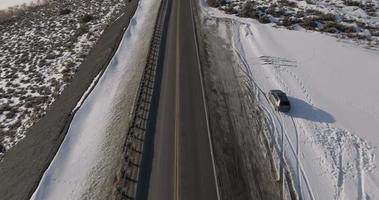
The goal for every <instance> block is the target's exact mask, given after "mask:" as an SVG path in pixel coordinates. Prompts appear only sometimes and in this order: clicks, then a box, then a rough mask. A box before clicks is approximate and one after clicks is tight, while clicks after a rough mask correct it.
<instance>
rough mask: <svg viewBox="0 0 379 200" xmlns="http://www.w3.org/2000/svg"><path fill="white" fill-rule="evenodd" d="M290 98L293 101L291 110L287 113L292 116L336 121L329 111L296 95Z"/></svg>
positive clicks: (317, 120) (330, 121)
mask: <svg viewBox="0 0 379 200" xmlns="http://www.w3.org/2000/svg"><path fill="white" fill-rule="evenodd" d="M288 99H289V101H290V103H291V111H290V112H289V113H287V114H288V115H289V116H291V117H294V118H302V119H306V120H309V121H313V122H320V123H323V122H324V123H333V122H335V121H336V120H335V119H334V117H333V116H332V115H331V114H329V113H328V112H326V111H324V110H321V109H319V108H317V107H314V106H312V105H310V104H309V103H307V102H305V101H303V100H301V99H298V98H295V97H288Z"/></svg>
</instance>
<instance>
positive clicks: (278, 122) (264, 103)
mask: <svg viewBox="0 0 379 200" xmlns="http://www.w3.org/2000/svg"><path fill="white" fill-rule="evenodd" d="M234 51H235V53H236V54H237V55H238V57H239V59H240V61H241V62H242V64H243V66H244V69H243V68H242V69H241V71H242V72H243V73H244V74H245V75H246V77H247V79H248V80H247V81H245V83H247V84H248V86H249V87H251V88H254V89H255V91H254V93H255V96H256V97H258V98H257V100H258V102H260V103H261V105H259V107H260V109H261V110H262V111H263V113H264V116H265V119H266V120H265V122H266V126H268V127H274V128H271V129H270V128H269V129H270V130H271V131H273V132H270V134H271V137H274V138H275V140H274V142H275V143H276V144H278V146H280V150H278V151H279V152H280V154H281V155H280V176H281V180H284V170H283V167H285V166H287V168H288V164H287V163H286V161H285V148H284V145H285V141H286V142H287V144H288V145H289V146H290V149H291V152H292V154H293V155H294V156H295V158H296V160H297V162H298V165H297V169H296V171H297V177H298V184H295V183H293V182H292V183H290V184H292V187H294V188H295V185H297V187H296V188H297V195H299V196H300V198H301V197H302V195H301V194H302V189H301V185H300V181H299V180H300V177H303V178H304V182H305V184H306V187H307V191H308V194H309V196H310V198H311V199H312V200H313V199H315V198H314V195H313V192H312V189H311V186H310V183H309V180H308V177H307V175H306V173H305V170H304V167H303V165H302V163H301V161H300V157H299V152H300V143H299V139H298V140H297V142H298V143H297V147H296V150H295V147H294V145H293V143H292V142H291V140H290V138H289V136H288V133H287V131H286V130H285V127H284V125H283V124H284V123H283V118H282V115H280V117H281V118H279V117H278V115H277V114H276V112H275V110H274V109H273V108H272V106H270V105H271V104H270V103H269V100H268V98H267V96H266V94H265V92H264V91H263V90H262V89H261V88H260V87H259V85H258V84H257V83H256V82H255V80H254V79H253V78H252V72H251V67H249V65H248V63H247V62H246V60H245V59H244V57H242V56H241V55H240V53H239V52H238V51H237V50H236V49H235V50H234ZM257 94H259V95H257ZM260 96H263V97H264V98H259V97H260ZM268 108H270V109H268ZM289 117H290V116H289ZM290 119H291V120H292V122H293V125H294V129H295V133H296V135H297V137H299V135H298V131H297V128H296V125H295V122H294V121H293V118H292V117H290ZM278 126H279V127H280V130H278V128H277V127H278ZM275 132H277V133H278V135H281V138H280V139H281V140H280V142H278V138H277V137H275ZM270 142H272V141H270ZM274 146H276V145H274ZM292 178H294V177H292ZM290 181H291V180H290ZM292 181H293V180H292Z"/></svg>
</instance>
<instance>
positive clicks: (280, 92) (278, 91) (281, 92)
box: [270, 90, 286, 95]
mask: <svg viewBox="0 0 379 200" xmlns="http://www.w3.org/2000/svg"><path fill="white" fill-rule="evenodd" d="M270 93H272V94H284V95H285V94H286V93H284V92H283V91H281V90H270Z"/></svg>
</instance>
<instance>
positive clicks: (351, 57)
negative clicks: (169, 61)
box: [203, 7, 379, 199]
mask: <svg viewBox="0 0 379 200" xmlns="http://www.w3.org/2000/svg"><path fill="white" fill-rule="evenodd" d="M203 11H204V12H203V15H204V16H205V18H208V19H217V21H218V22H221V23H220V25H219V30H220V31H219V32H220V35H221V36H222V35H223V34H221V33H226V32H231V33H232V35H233V38H225V39H229V40H232V42H233V47H231V48H233V49H234V51H235V55H236V57H237V58H238V59H239V60H240V66H241V69H240V71H241V74H242V76H241V81H242V82H243V83H244V85H245V86H246V87H247V88H248V89H249V90H250V91H251V95H252V96H253V97H254V98H256V99H258V101H259V102H260V109H261V110H262V112H263V113H264V115H265V124H266V134H267V138H268V140H269V142H270V144H271V148H272V151H273V155H275V156H274V159H275V160H276V161H277V162H276V169H277V175H276V178H277V180H283V176H284V174H283V173H281V172H283V171H282V170H280V169H281V168H284V169H287V170H288V171H290V174H291V176H292V179H293V182H292V184H291V187H293V188H294V189H295V190H296V191H297V194H298V196H299V198H300V199H379V170H378V169H377V167H376V165H377V163H378V162H377V161H378V160H377V159H378V158H377V157H378V156H377V155H378V153H379V152H378V148H377V147H378V146H379V135H378V131H377V130H378V129H377V127H376V125H377V123H378V122H379V106H378V104H377V102H379V89H378V87H377V85H378V78H377V74H379V65H378V63H379V52H378V51H374V50H369V49H367V48H362V47H361V46H359V45H354V44H352V43H351V42H346V41H343V40H338V39H336V38H335V37H330V36H328V35H326V34H322V33H318V32H313V31H312V32H310V31H303V30H300V31H299V30H298V31H294V30H288V29H285V28H275V26H274V25H273V24H269V25H263V24H261V23H259V22H258V21H257V20H254V19H247V18H239V17H236V16H232V15H226V14H223V13H222V12H220V11H218V10H216V9H213V8H209V7H204V9H203ZM222 22H223V23H222ZM207 23H215V21H214V20H208V22H207ZM224 37H225V36H224ZM271 89H281V90H283V91H285V92H286V93H287V94H288V95H289V99H290V102H291V104H292V110H291V111H290V112H289V113H287V114H284V113H279V112H276V111H275V110H274V109H273V107H272V106H271V104H270V103H269V102H268V101H267V96H266V94H267V92H268V91H269V90H271Z"/></svg>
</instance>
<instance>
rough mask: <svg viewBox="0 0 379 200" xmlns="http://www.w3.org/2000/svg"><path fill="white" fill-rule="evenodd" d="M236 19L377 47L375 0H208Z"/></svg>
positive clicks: (378, 22)
mask: <svg viewBox="0 0 379 200" xmlns="http://www.w3.org/2000/svg"><path fill="white" fill-rule="evenodd" d="M208 2H209V3H210V4H211V5H212V6H215V7H218V8H219V9H220V10H224V11H226V12H227V13H230V14H235V15H237V16H240V17H248V18H253V19H257V20H258V21H259V22H261V23H274V24H275V25H277V26H282V27H286V28H288V29H291V30H293V29H295V30H299V29H303V30H304V29H305V30H311V31H318V32H323V33H325V34H328V35H333V36H335V37H338V38H340V39H344V40H346V41H348V40H349V41H354V42H355V43H359V44H361V45H363V46H365V47H369V48H378V47H379V10H378V7H379V1H378V0H269V1H263V0H254V1H250V0H208Z"/></svg>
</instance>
